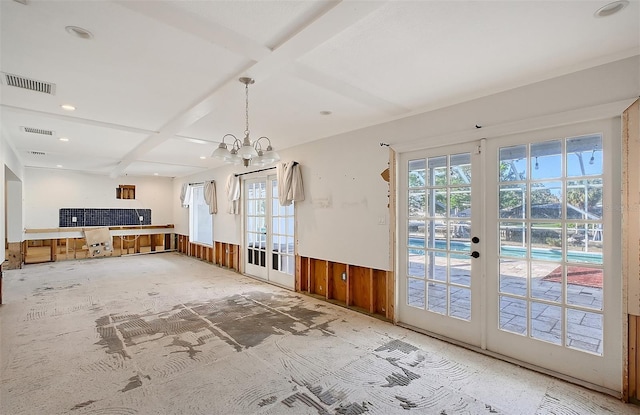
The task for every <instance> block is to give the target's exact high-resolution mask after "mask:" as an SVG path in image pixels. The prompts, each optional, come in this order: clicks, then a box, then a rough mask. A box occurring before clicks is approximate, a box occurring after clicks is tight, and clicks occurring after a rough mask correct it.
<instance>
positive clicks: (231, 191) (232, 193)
mask: <svg viewBox="0 0 640 415" xmlns="http://www.w3.org/2000/svg"><path fill="white" fill-rule="evenodd" d="M227 200H228V201H229V207H228V208H227V212H228V213H231V214H232V215H238V214H240V178H239V177H238V176H236V175H235V174H230V175H229V177H227Z"/></svg>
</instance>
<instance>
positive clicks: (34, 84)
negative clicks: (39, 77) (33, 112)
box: [2, 73, 56, 95]
mask: <svg viewBox="0 0 640 415" xmlns="http://www.w3.org/2000/svg"><path fill="white" fill-rule="evenodd" d="M2 75H3V78H4V82H5V84H7V85H9V86H15V87H17V88H23V89H28V90H29V91H36V92H42V93H45V94H49V95H55V93H56V84H52V83H50V82H43V81H36V80H35V79H29V78H25V77H23V76H19V75H13V74H10V73H3V74H2Z"/></svg>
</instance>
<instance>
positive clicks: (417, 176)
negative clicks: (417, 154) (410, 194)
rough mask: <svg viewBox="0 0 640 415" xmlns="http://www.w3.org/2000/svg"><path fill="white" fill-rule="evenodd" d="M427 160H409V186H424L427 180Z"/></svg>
mask: <svg viewBox="0 0 640 415" xmlns="http://www.w3.org/2000/svg"><path fill="white" fill-rule="evenodd" d="M426 166H427V161H426V160H425V159H419V160H410V161H409V187H423V186H424V185H425V184H426V182H425V169H426Z"/></svg>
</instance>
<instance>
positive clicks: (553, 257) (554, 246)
mask: <svg viewBox="0 0 640 415" xmlns="http://www.w3.org/2000/svg"><path fill="white" fill-rule="evenodd" d="M562 243H563V242H562V224H561V223H546V222H540V223H532V224H531V258H532V259H544V260H546V261H562Z"/></svg>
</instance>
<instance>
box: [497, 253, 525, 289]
mask: <svg viewBox="0 0 640 415" xmlns="http://www.w3.org/2000/svg"><path fill="white" fill-rule="evenodd" d="M528 267H529V263H528V262H527V261H519V260H515V259H501V260H500V292H501V293H505V294H515V295H520V296H525V295H527V275H528V270H527V269H528Z"/></svg>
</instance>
